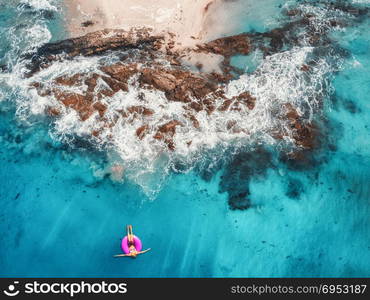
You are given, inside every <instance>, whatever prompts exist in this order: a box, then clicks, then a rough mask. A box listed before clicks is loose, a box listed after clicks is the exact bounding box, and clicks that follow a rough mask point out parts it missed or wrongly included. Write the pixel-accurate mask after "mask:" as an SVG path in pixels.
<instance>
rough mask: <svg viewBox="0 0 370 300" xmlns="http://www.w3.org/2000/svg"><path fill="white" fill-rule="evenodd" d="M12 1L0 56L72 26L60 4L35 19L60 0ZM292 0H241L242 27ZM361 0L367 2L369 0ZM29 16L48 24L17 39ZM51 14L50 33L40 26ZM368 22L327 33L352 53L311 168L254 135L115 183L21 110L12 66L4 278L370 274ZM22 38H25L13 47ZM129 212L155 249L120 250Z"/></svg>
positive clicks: (5, 119)
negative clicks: (235, 148) (172, 168)
mask: <svg viewBox="0 0 370 300" xmlns="http://www.w3.org/2000/svg"><path fill="white" fill-rule="evenodd" d="M4 1H5V0H4ZM12 2H13V3H14V4H9V2H8V1H7V2H6V3H7V4H4V3H5V2H3V0H0V37H1V38H2V40H3V41H4V45H3V46H2V47H1V49H0V62H1V64H3V63H8V64H9V66H10V67H12V66H13V65H16V62H17V58H18V55H20V53H21V51H23V50H24V47H26V48H27V47H31V48H32V47H33V46H35V45H36V44H42V43H43V42H47V40H48V39H53V40H57V39H60V38H61V37H63V30H62V26H63V23H62V22H61V21H62V20H61V17H60V13H61V12H60V11H56V12H54V14H55V15H54V18H53V19H51V20H48V19H46V18H44V17H43V18H40V17H39V16H40V15H39V14H40V13H41V12H40V8H45V7H46V6H47V4H48V3H58V1H37V0H33V1H12ZM19 2H24V3H26V2H28V3H29V4H33V5H34V7H33V12H34V13H33V14H32V13H27V14H25V13H21V14H20V15H19V11H17V10H15V9H14V7H15V4H16V3H19ZM256 2H258V3H261V2H265V3H264V5H260V4H253V3H256ZM283 2H285V1H272V0H269V1H250V2H249V1H245V2H244V6H243V9H244V10H245V11H247V12H246V15H245V18H240V19H241V20H242V21H241V24H240V28H238V31H241V30H248V31H250V30H255V31H266V30H269V29H271V28H274V27H275V26H278V25H279V24H282V23H283V22H284V19H283V18H282V16H281V9H282V8H281V7H279V5H280V4H282V3H283ZM297 2H298V3H302V1H297ZM308 2H312V3H314V5H317V4H316V2H317V1H308ZM353 2H354V3H357V4H356V5H358V6H359V7H370V3H368V1H361V2H360V1H353ZM36 4H38V5H40V6H39V7H36ZM291 4H292V5H295V4H294V1H291ZM45 5H46V6H45ZM264 7H268V8H269V9H268V10H267V11H264ZM246 8H248V9H246ZM49 10H50V8H49ZM241 11H243V10H241ZM16 14H18V17H17V18H11V17H12V16H13V17H14V16H15V15H16ZM238 17H239V16H238ZM35 19H37V20H40V21H38V22H40V23H37V24H36V23H35V21H34V20H35ZM20 24H26V25H29V24H33V25H34V26H40V27H32V30H39V32H40V35H38V36H37V35H36V36H37V38H36V36H33V37H34V39H32V40H28V39H27V38H23V37H21V36H20V34H24V31H22V26H21V25H20ZM43 26H46V27H45V28H48V30H49V31H50V36H49V35H45V34H42V32H44V31H43V30H44V29H40V28H44V27H43ZM369 26H370V18H369V16H367V18H366V19H364V20H362V21H361V22H360V23H356V26H348V27H346V28H345V29H344V30H337V31H333V32H332V33H331V37H332V39H333V40H334V41H335V42H336V43H337V44H336V47H342V48H343V49H345V50H347V51H348V54H347V55H346V56H343V57H341V59H343V63H342V66H341V69H340V71H339V72H334V74H333V77H330V79H329V80H330V83H331V84H332V88H333V93H332V94H329V93H328V94H327V96H326V98H327V99H325V102H324V108H323V111H322V112H320V116H319V117H320V118H321V119H323V120H325V123H324V124H326V130H324V131H325V134H324V138H323V140H324V142H323V145H322V147H321V148H320V149H319V150H318V151H316V152H315V154H314V158H313V159H312V163H311V165H310V166H305V168H303V169H302V168H300V169H299V168H298V169H297V168H294V166H291V165H289V164H286V163H284V162H283V161H282V160H281V159H279V153H278V149H277V148H275V147H274V146H273V145H269V144H267V145H266V144H262V145H261V147H263V149H264V150H261V151H260V152H259V151H258V150H256V149H255V148H256V147H254V150H253V149H251V147H249V146H247V147H246V148H245V149H244V150H243V151H242V152H241V153H239V154H236V155H235V157H231V158H229V160H228V162H227V163H225V164H221V165H219V166H212V165H210V166H209V168H208V169H207V168H205V167H204V166H203V167H198V166H197V167H195V168H193V170H192V171H189V172H187V173H185V174H180V173H176V172H170V173H169V175H168V176H166V177H163V178H162V177H161V176H156V174H157V175H161V174H160V170H159V171H158V170H157V171H156V172H157V173H156V174H154V175H152V177H150V178H146V182H142V181H141V182H140V183H139V184H138V182H134V181H131V180H125V181H124V182H123V183H119V182H114V181H112V180H111V179H110V178H109V176H104V175H99V170H100V171H101V170H102V169H103V168H104V167H105V166H106V165H107V164H109V161H107V157H106V156H105V155H103V154H102V153H97V152H96V151H95V150H92V149H90V148H87V147H86V146H84V145H83V144H82V145H80V146H79V147H78V148H71V147H69V146H68V145H66V144H64V143H62V142H60V141H58V140H56V139H55V138H53V137H52V136H51V135H50V134H49V130H50V127H49V126H50V125H49V124H50V120H47V119H45V118H44V117H42V116H39V115H37V114H36V115H32V116H29V119H27V120H26V121H25V120H24V119H23V115H22V111H20V108H22V106H21V105H20V103H22V101H23V100H22V99H23V98H22V97H24V95H23V94H22V93H20V92H19V90H18V89H15V90H14V89H12V88H11V87H9V86H7V85H6V84H5V83H4V82H6V80H7V79H6V77H5V79H4V78H3V80H4V81H3V84H2V85H0V98H2V100H3V101H2V102H0V142H1V145H2V147H1V150H0V159H1V168H0V179H1V183H2V184H1V185H0V232H1V235H0V242H1V244H2V247H1V250H0V254H1V255H0V276H2V277H11V276H14V277H18V276H35V277H48V276H53V277H64V276H107V277H109V276H124V277H152V276H154V277H168V276H173V277H203V276H206V277H222V276H226V277H229V276H230V277H236V276H240V277H267V276H271V277H280V276H282V277H285V276H286V277H300V276H303V277H312V276H315V277H316V276H317V277H361V276H364V277H368V276H370V274H369V270H370V218H369V215H370V139H369V133H370V128H369V127H370V113H369V109H370V99H369V95H370V71H369V68H368V67H367V66H369V64H370V54H369V53H370V51H369V50H370V35H369V31H368V28H369ZM9 28H11V29H12V30H14V34H13V35H9V34H8V30H9ZM9 37H13V38H14V40H9ZM17 38H21V45H22V47H23V48H22V49H19V48H18V47H14V44H16V42H15V41H17ZM45 39H47V40H45ZM18 42H19V41H18ZM12 43H13V44H12ZM17 45H18V44H17ZM240 59H242V61H238V59H236V62H235V64H237V65H240V66H241V67H242V68H245V67H246V66H248V69H247V72H248V73H249V72H253V71H254V70H255V69H256V68H258V66H261V64H263V62H264V61H263V57H259V56H258V55H257V57H254V58H253V57H250V58H249V60H248V59H247V60H246V61H243V58H240ZM259 59H261V60H262V61H259ZM13 72H15V71H13ZM0 75H1V74H0ZM4 76H6V75H4ZM249 82H251V81H249ZM249 84H250V83H249ZM306 92H308V91H306ZM263 95H265V94H263ZM266 95H267V94H266ZM16 110H17V111H18V113H16ZM258 147H259V146H257V149H258ZM266 153H269V154H266ZM224 155H227V154H224ZM240 162H241V163H240ZM153 177H155V178H153ZM156 177H160V178H161V180H159V181H160V189H159V191H158V195H157V196H156V197H155V198H152V199H151V200H150V199H148V197H147V194H146V193H145V185H148V186H150V187H153V185H154V186H155V187H157V185H156V184H157V183H158V180H157V178H156ZM151 181H153V182H154V183H152V182H151ZM140 184H141V186H140ZM143 185H144V188H143ZM234 192H235V193H242V192H245V193H247V194H248V198H249V199H250V206H251V207H250V208H249V209H246V210H231V209H230V207H229V205H228V197H229V196H230V195H231V194H232V193H234ZM126 224H132V225H133V227H134V232H135V233H136V234H137V235H138V236H140V237H141V239H142V241H143V243H144V248H147V247H151V248H152V250H151V251H150V252H149V253H147V254H145V255H142V256H140V257H139V258H137V259H136V260H131V259H113V258H112V255H114V254H118V253H119V252H120V238H121V237H122V236H123V235H124V234H125V225H126Z"/></svg>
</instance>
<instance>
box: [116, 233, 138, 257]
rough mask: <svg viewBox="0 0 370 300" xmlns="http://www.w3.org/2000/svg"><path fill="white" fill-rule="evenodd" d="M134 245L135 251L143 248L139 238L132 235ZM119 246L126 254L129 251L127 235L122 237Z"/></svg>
mask: <svg viewBox="0 0 370 300" xmlns="http://www.w3.org/2000/svg"><path fill="white" fill-rule="evenodd" d="M134 246H135V249H136V251H141V249H143V244H142V243H141V241H140V239H139V238H138V237H137V236H135V235H134ZM121 248H122V251H123V252H124V253H126V254H129V253H130V249H129V246H128V239H127V236H125V237H124V238H123V239H122V243H121Z"/></svg>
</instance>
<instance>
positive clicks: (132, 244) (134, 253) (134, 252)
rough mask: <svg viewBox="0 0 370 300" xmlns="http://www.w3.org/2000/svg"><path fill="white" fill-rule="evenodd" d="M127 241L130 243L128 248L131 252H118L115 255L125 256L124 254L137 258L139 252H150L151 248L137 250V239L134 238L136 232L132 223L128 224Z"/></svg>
mask: <svg viewBox="0 0 370 300" xmlns="http://www.w3.org/2000/svg"><path fill="white" fill-rule="evenodd" d="M127 243H128V250H129V253H127V254H118V255H115V256H114V257H124V256H129V257H132V258H136V256H138V255H139V254H143V253H145V252H148V251H149V250H150V248H149V249H147V250H145V251H137V249H136V248H135V240H134V234H133V233H132V225H127Z"/></svg>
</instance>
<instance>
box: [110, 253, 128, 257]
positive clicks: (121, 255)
mask: <svg viewBox="0 0 370 300" xmlns="http://www.w3.org/2000/svg"><path fill="white" fill-rule="evenodd" d="M124 256H131V255H130V254H117V255H113V257H124Z"/></svg>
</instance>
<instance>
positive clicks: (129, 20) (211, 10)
mask: <svg viewBox="0 0 370 300" xmlns="http://www.w3.org/2000/svg"><path fill="white" fill-rule="evenodd" d="M64 3H65V6H66V8H67V12H66V24H67V30H68V31H69V35H70V37H77V36H82V35H85V34H87V33H90V32H94V31H98V30H102V29H107V28H109V29H123V30H135V29H142V28H147V29H149V30H151V31H152V33H153V35H163V36H164V37H165V38H166V39H167V40H168V41H171V42H172V44H173V46H172V47H173V48H192V47H194V46H196V45H197V44H199V43H204V42H206V41H207V38H209V36H215V32H214V29H213V30H211V28H213V27H217V29H216V30H220V26H212V24H214V23H215V21H216V19H217V22H219V18H217V17H216V16H217V13H218V12H220V10H221V9H222V7H223V6H224V5H225V3H226V1H224V0H193V1H188V0H105V1H104V2H102V1H100V0H90V1H88V3H87V1H83V0H64ZM120 8H122V9H120ZM220 34H222V33H220Z"/></svg>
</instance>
